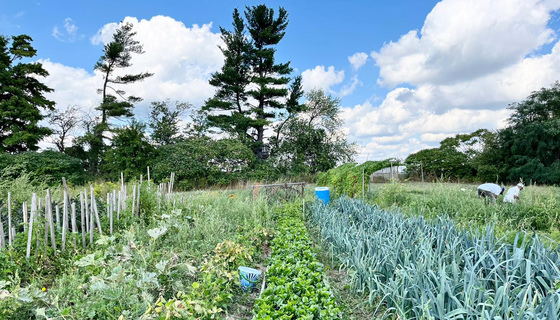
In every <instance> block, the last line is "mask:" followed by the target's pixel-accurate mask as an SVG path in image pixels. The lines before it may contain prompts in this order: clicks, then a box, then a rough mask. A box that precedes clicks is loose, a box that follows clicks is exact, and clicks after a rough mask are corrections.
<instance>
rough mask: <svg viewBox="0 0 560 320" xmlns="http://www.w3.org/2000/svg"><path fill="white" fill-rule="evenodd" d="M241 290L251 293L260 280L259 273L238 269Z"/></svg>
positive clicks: (253, 270)
mask: <svg viewBox="0 0 560 320" xmlns="http://www.w3.org/2000/svg"><path fill="white" fill-rule="evenodd" d="M238 269H239V280H240V281H241V290H243V291H253V289H254V288H255V284H256V283H257V282H259V281H260V279H261V271H260V270H257V269H253V268H247V267H239V268H238Z"/></svg>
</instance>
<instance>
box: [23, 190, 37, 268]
mask: <svg viewBox="0 0 560 320" xmlns="http://www.w3.org/2000/svg"><path fill="white" fill-rule="evenodd" d="M26 211H27V209H26ZM36 211H37V195H36V194H35V193H34V194H33V197H32V198H31V216H30V217H29V233H28V236H27V253H26V254H25V257H26V258H29V256H30V255H31V238H32V237H33V218H34V216H35V212H36ZM24 217H25V215H24Z"/></svg>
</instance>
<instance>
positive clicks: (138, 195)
mask: <svg viewBox="0 0 560 320" xmlns="http://www.w3.org/2000/svg"><path fill="white" fill-rule="evenodd" d="M137 193H138V194H137V195H136V218H138V217H139V216H140V185H139V186H138V192H137Z"/></svg>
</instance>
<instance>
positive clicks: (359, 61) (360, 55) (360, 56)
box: [348, 52, 368, 71]
mask: <svg viewBox="0 0 560 320" xmlns="http://www.w3.org/2000/svg"><path fill="white" fill-rule="evenodd" d="M367 58H368V55H367V53H365V52H357V53H354V54H353V55H351V56H350V57H348V61H350V64H351V65H352V69H354V70H355V71H358V69H360V68H361V67H363V66H364V65H365V64H366V61H367Z"/></svg>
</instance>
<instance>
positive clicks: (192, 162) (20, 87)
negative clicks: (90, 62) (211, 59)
mask: <svg viewBox="0 0 560 320" xmlns="http://www.w3.org/2000/svg"><path fill="white" fill-rule="evenodd" d="M287 26H288V13H287V11H286V10H285V9H284V8H282V7H280V8H279V9H278V11H277V12H276V11H275V10H274V9H272V8H269V7H267V6H266V5H258V6H252V7H246V8H245V10H244V12H243V13H241V12H240V11H239V10H238V9H235V10H234V11H233V23H232V29H231V30H228V29H226V28H223V27H220V31H221V38H222V40H223V43H224V44H223V46H221V47H220V49H221V51H222V53H223V55H224V65H223V67H222V68H221V69H220V70H218V71H217V72H215V73H213V74H212V76H211V78H210V80H209V83H210V84H211V85H212V86H214V87H215V94H214V96H213V97H210V98H209V99H207V100H206V101H205V103H204V105H203V106H201V107H200V108H195V107H194V106H192V105H191V104H190V103H188V102H186V101H171V100H170V99H167V100H164V101H153V102H151V103H150V115H149V119H148V120H147V121H146V122H142V121H140V120H139V119H137V118H135V115H134V108H135V106H137V105H138V103H140V102H141V101H142V98H141V97H137V96H132V95H127V93H126V91H125V88H126V87H127V85H130V84H133V83H136V82H139V81H143V80H145V79H148V78H149V77H151V76H152V75H153V74H152V73H150V72H149V71H146V72H142V73H136V74H132V73H127V72H126V71H127V70H129V67H130V66H132V62H131V61H132V57H133V56H134V55H139V54H142V53H144V51H143V45H142V44H141V43H139V42H138V41H137V40H135V35H136V33H135V32H134V30H133V25H132V24H129V23H121V24H120V26H119V28H118V29H117V30H116V32H115V33H114V34H113V37H112V40H111V41H110V42H109V43H107V44H105V45H104V47H103V50H102V55H101V56H100V58H99V60H98V61H97V62H96V63H95V66H94V69H95V70H98V71H100V72H101V73H102V74H103V82H102V83H101V84H100V87H99V88H98V89H97V92H98V93H99V94H100V96H101V99H100V100H101V102H100V103H99V105H98V106H97V107H96V108H95V110H92V111H91V112H90V113H88V114H83V113H82V112H81V111H79V109H80V108H79V107H78V106H68V107H67V108H66V109H65V111H60V110H61V108H60V107H59V108H56V105H55V102H54V101H50V100H48V99H47V98H45V94H48V93H50V92H52V91H53V89H52V88H49V87H47V86H46V85H44V84H43V83H41V81H40V78H43V77H46V76H48V72H47V71H46V70H45V69H44V68H43V66H42V65H41V63H39V62H26V61H27V60H29V59H30V58H33V57H34V56H35V55H36V53H37V52H36V50H35V49H33V47H32V44H31V43H32V38H31V37H30V36H28V35H19V36H12V37H10V38H9V37H6V36H1V35H0V76H1V78H0V118H1V120H2V121H0V170H1V171H0V174H2V175H4V176H6V175H8V176H12V177H13V176H14V175H15V174H17V172H18V170H14V169H13V167H14V166H19V167H20V168H19V169H21V170H19V172H32V173H34V174H37V172H42V173H45V172H47V173H48V172H49V171H50V174H51V175H50V176H51V177H53V176H57V175H60V174H62V173H63V172H66V171H67V172H68V174H70V173H72V174H73V175H76V178H75V179H76V180H77V181H86V180H91V179H94V178H106V179H118V177H119V176H120V172H124V173H125V175H126V176H128V177H137V176H139V175H140V174H143V173H145V170H146V167H148V166H150V167H151V168H152V172H153V174H152V176H153V177H154V178H155V179H156V180H157V179H160V180H163V179H165V177H167V176H168V174H169V172H171V171H173V172H175V173H176V178H177V179H178V181H179V182H178V186H179V187H181V188H184V189H188V188H194V187H206V186H209V185H227V184H230V183H233V182H235V181H239V180H246V179H262V180H265V179H269V180H272V179H277V178H278V177H280V176H286V175H310V174H311V175H312V174H315V173H316V172H319V171H326V170H328V169H330V168H333V167H334V166H336V164H337V163H341V162H346V161H350V160H351V159H352V157H353V156H354V154H355V153H356V146H355V145H354V144H350V143H348V142H347V141H346V138H345V136H344V135H342V134H341V133H340V132H341V130H340V128H341V126H342V121H341V119H340V108H341V107H340V100H339V99H338V98H334V97H332V96H330V95H328V94H326V93H325V92H323V91H321V90H311V91H310V92H304V91H303V89H302V86H301V77H300V76H298V75H293V69H292V67H291V66H290V62H289V61H288V62H285V63H281V62H278V61H277V60H276V50H277V46H278V44H279V43H280V41H281V40H282V39H283V37H284V35H285V33H286V29H287ZM302 101H303V102H302ZM187 113H188V118H189V120H188V121H186V122H187V125H186V126H185V125H183V124H184V123H185V117H186V115H187ZM42 120H47V121H48V122H49V123H50V126H45V125H42V122H41V121H42ZM123 123H126V124H125V125H123ZM119 124H120V125H119ZM45 138H50V139H51V141H52V142H53V144H54V145H55V146H56V150H52V151H48V152H41V153H37V150H38V149H39V142H40V141H41V140H43V139H45ZM49 168H50V169H49ZM77 168H81V170H80V169H77ZM47 173H45V174H47Z"/></svg>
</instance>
